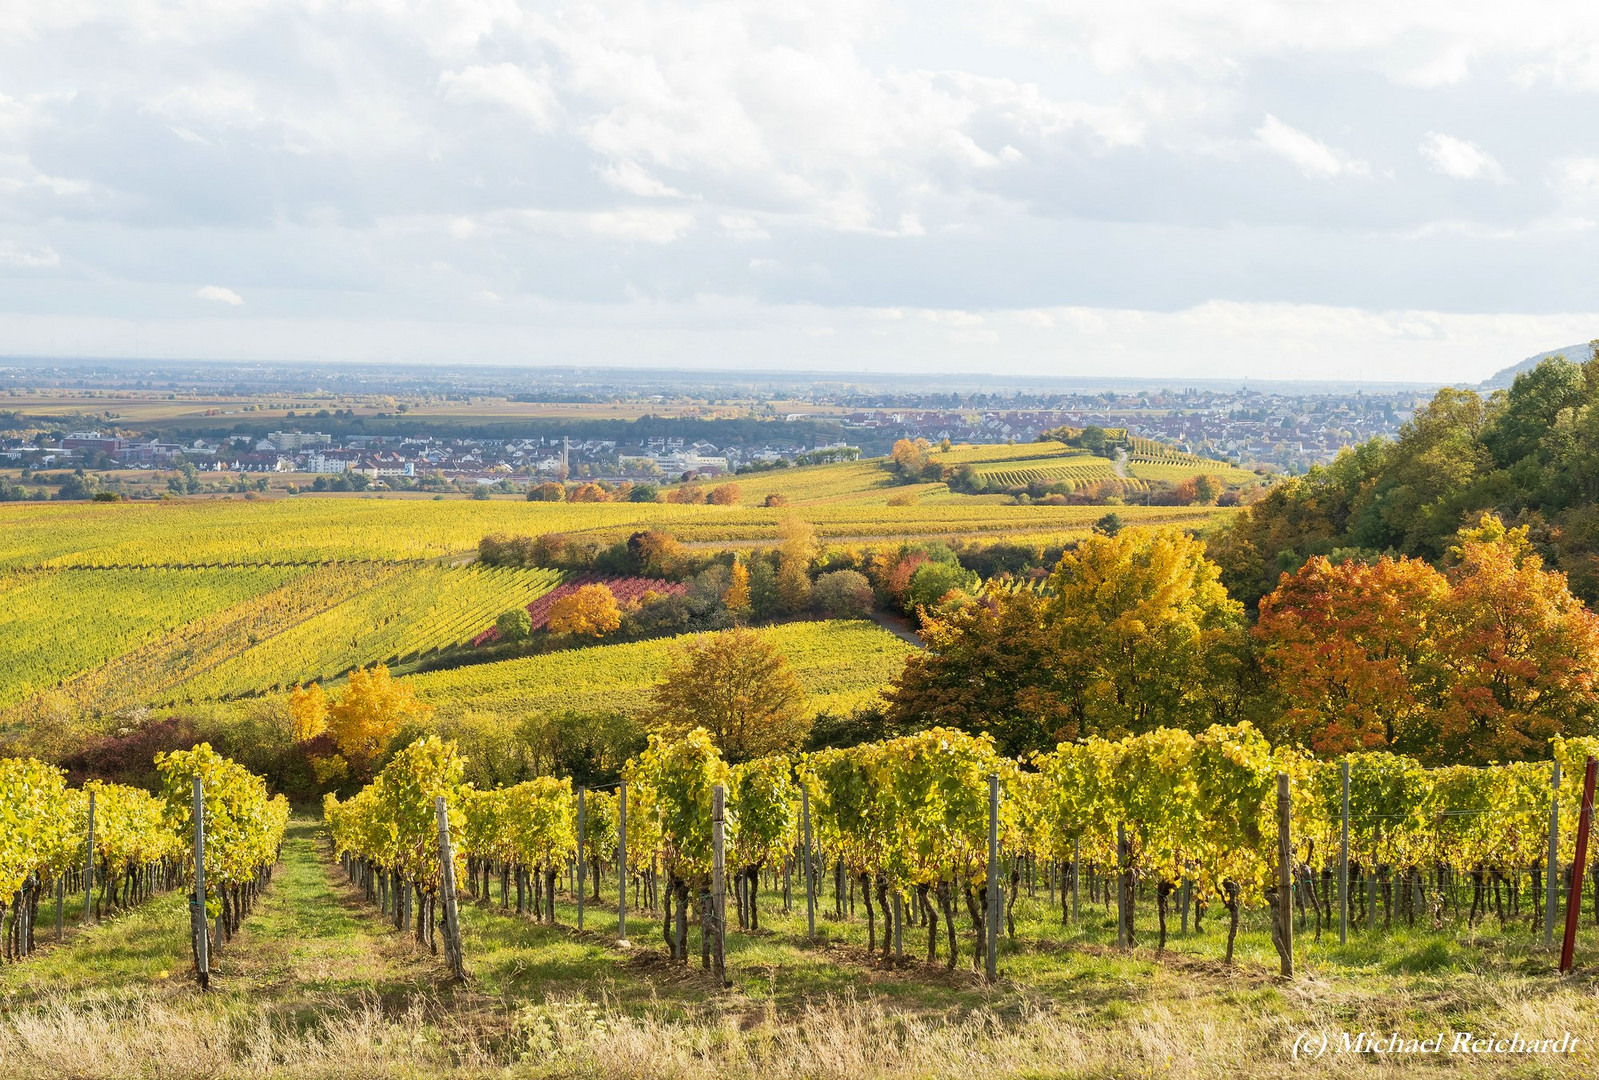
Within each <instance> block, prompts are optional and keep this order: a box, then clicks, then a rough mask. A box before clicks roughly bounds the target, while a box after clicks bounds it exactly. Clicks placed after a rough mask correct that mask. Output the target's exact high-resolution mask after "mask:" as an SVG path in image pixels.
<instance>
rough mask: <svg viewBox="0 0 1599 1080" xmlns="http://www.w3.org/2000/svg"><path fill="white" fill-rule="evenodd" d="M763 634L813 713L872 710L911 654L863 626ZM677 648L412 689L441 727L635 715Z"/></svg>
mask: <svg viewBox="0 0 1599 1080" xmlns="http://www.w3.org/2000/svg"><path fill="white" fill-rule="evenodd" d="M760 634H761V635H762V636H763V637H765V638H766V639H767V640H768V641H770V642H771V643H772V644H773V645H775V646H776V647H777V648H778V650H779V651H780V652H782V653H783V655H784V656H786V657H787V658H788V661H789V663H790V664H791V665H792V666H793V668H794V673H795V674H796V675H797V676H798V677H799V680H800V682H801V683H802V684H803V685H804V687H805V691H806V695H807V697H806V703H807V708H808V709H809V710H810V711H811V712H812V713H813V714H814V713H818V712H827V711H830V712H834V713H842V712H848V711H850V710H852V709H856V708H859V707H861V706H863V705H867V704H871V703H873V702H874V701H875V700H876V699H877V695H878V691H879V690H880V689H881V688H882V687H883V686H885V685H887V683H888V681H889V680H890V679H892V678H893V677H894V676H895V675H897V674H899V671H900V668H901V667H903V666H904V663H905V657H906V656H907V655H909V654H910V653H912V652H914V651H915V646H913V645H910V644H907V643H906V642H904V641H901V640H900V639H899V638H897V637H895V636H894V635H893V634H890V633H889V632H888V631H886V630H883V629H881V628H879V627H878V626H876V625H874V624H873V623H869V622H854V621H841V620H832V621H827V622H800V623H787V624H785V625H782V626H774V627H770V628H768V629H765V630H762V631H760ZM679 640H681V639H679ZM676 644H677V642H676V641H674V640H672V639H656V640H651V641H637V642H630V643H628V644H625V645H601V646H596V647H594V648H590V649H571V650H567V651H565V652H556V653H549V654H546V655H544V656H534V657H529V658H528V659H526V660H506V661H503V662H501V663H497V664H479V665H476V666H473V667H465V668H457V669H455V670H453V671H437V672H431V673H429V674H426V675H418V676H416V677H415V679H414V685H415V687H416V692H417V696H418V697H419V698H421V699H422V700H423V701H426V702H427V703H429V704H430V705H433V706H435V707H437V709H438V717H437V719H438V720H439V722H440V723H443V724H457V725H480V724H488V725H495V726H503V725H505V724H509V723H514V722H515V721H516V720H517V719H518V718H520V717H522V716H526V715H527V714H529V713H541V712H542V713H560V712H568V711H570V712H611V711H620V712H629V713H636V712H638V711H640V710H642V709H643V708H645V707H646V706H647V704H648V700H649V691H650V688H651V687H652V686H653V685H654V683H655V681H656V679H658V678H659V677H660V674H661V672H662V671H664V670H665V668H666V664H667V662H668V661H669V660H670V658H671V655H672V649H673V648H674V647H675V646H676Z"/></svg>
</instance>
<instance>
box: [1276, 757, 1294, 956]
mask: <svg viewBox="0 0 1599 1080" xmlns="http://www.w3.org/2000/svg"><path fill="white" fill-rule="evenodd" d="M1292 818H1293V804H1292V803H1291V802H1290V800H1289V797H1288V774H1287V773H1278V774H1277V923H1278V925H1279V926H1280V927H1281V930H1280V931H1279V933H1281V934H1282V949H1281V952H1282V955H1281V957H1280V959H1281V961H1282V964H1281V970H1282V974H1283V977H1284V978H1288V979H1291V978H1293V977H1294V877H1293V875H1294V843H1293V837H1292V835H1291V834H1290V831H1289V830H1290V826H1291V824H1292Z"/></svg>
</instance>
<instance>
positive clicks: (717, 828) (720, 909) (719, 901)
mask: <svg viewBox="0 0 1599 1080" xmlns="http://www.w3.org/2000/svg"><path fill="white" fill-rule="evenodd" d="M726 806H727V792H726V790H725V789H724V788H723V787H722V785H721V784H717V785H716V786H715V787H713V788H712V789H711V913H712V914H711V918H712V919H713V920H714V921H715V923H716V937H715V940H714V941H713V942H712V943H711V972H712V974H714V975H715V976H716V981H717V982H719V983H721V984H722V985H723V986H726V985H727V956H726V952H725V948H726V944H727V896H726V890H727V862H726V858H727V853H726V851H725V850H724V848H723V843H724V841H725V836H724V825H723V820H724V816H725V814H726Z"/></svg>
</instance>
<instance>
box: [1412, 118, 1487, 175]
mask: <svg viewBox="0 0 1599 1080" xmlns="http://www.w3.org/2000/svg"><path fill="white" fill-rule="evenodd" d="M1416 149H1417V150H1418V151H1419V152H1420V153H1421V156H1422V157H1424V158H1426V159H1427V161H1428V163H1429V164H1431V165H1432V168H1433V171H1434V172H1440V173H1443V174H1444V175H1445V176H1449V177H1453V178H1454V179H1456V180H1479V179H1480V180H1491V181H1493V182H1494V183H1496V184H1503V183H1507V182H1508V178H1507V177H1506V176H1505V170H1504V169H1503V168H1502V167H1501V166H1500V164H1499V162H1497V161H1495V160H1494V159H1493V156H1492V155H1491V154H1489V153H1488V152H1487V151H1486V150H1484V149H1483V148H1482V147H1480V146H1478V145H1477V144H1476V143H1474V142H1470V141H1468V140H1466V139H1457V138H1455V137H1454V136H1453V135H1444V134H1441V133H1439V132H1436V131H1429V132H1427V135H1426V137H1425V138H1423V139H1422V140H1421V145H1420V146H1418V147H1417V148H1416Z"/></svg>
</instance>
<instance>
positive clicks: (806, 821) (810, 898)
mask: <svg viewBox="0 0 1599 1080" xmlns="http://www.w3.org/2000/svg"><path fill="white" fill-rule="evenodd" d="M800 824H801V825H803V826H804V831H805V867H804V871H805V933H806V936H808V937H815V936H816V868H815V866H814V865H812V862H811V795H810V791H809V790H808V789H807V788H806V787H805V785H804V784H801V785H800Z"/></svg>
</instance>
